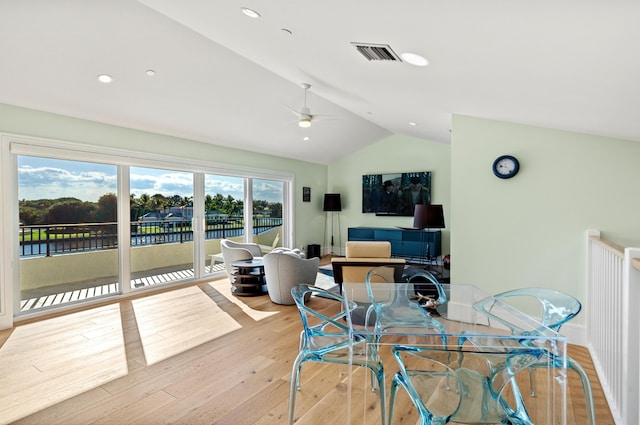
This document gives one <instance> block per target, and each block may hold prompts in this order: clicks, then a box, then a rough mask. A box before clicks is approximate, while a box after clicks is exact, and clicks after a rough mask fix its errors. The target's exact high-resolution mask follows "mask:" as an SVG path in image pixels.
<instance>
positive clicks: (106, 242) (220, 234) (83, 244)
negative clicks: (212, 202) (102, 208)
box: [19, 217, 282, 257]
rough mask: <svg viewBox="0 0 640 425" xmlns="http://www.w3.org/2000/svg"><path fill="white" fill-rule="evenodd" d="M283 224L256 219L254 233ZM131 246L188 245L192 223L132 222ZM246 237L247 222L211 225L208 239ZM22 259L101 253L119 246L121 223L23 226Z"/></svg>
mask: <svg viewBox="0 0 640 425" xmlns="http://www.w3.org/2000/svg"><path fill="white" fill-rule="evenodd" d="M281 225H282V218H271V217H268V218H265V217H260V218H254V219H253V233H254V235H258V234H260V233H262V232H265V231H267V230H270V229H272V228H274V227H278V226H281ZM130 234H131V246H145V245H157V244H166V243H184V242H191V241H193V228H192V223H191V220H187V221H176V220H157V221H137V222H132V223H131V231H130ZM242 235H244V220H243V219H241V218H240V219H230V220H228V221H227V222H225V223H219V222H214V221H211V222H207V226H206V230H205V239H224V238H233V237H239V236H242ZM19 240H20V256H21V257H33V256H47V257H49V256H52V255H57V254H69V253H72V252H86V251H98V250H106V249H115V248H117V247H118V223H117V222H110V223H80V224H49V225H28V226H27V225H22V226H20V230H19Z"/></svg>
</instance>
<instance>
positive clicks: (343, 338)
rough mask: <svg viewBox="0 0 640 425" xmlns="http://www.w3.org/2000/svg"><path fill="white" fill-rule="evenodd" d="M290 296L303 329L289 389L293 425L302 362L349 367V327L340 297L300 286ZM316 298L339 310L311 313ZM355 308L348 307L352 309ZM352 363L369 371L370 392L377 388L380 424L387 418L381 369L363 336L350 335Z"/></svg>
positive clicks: (377, 357)
mask: <svg viewBox="0 0 640 425" xmlns="http://www.w3.org/2000/svg"><path fill="white" fill-rule="evenodd" d="M291 295H292V296H293V300H294V301H295V303H296V306H297V307H298V311H299V313H300V318H301V319H302V326H303V330H302V333H301V335H300V347H299V348H300V349H299V352H298V356H297V357H296V359H295V361H294V363H293V366H292V368H291V384H290V388H289V425H291V424H293V419H294V414H295V402H296V392H297V391H299V390H300V372H301V369H302V365H303V364H304V363H305V362H308V361H313V362H323V363H333V364H343V365H346V364H349V351H350V345H351V341H350V338H349V327H348V325H347V322H346V320H345V319H346V315H347V314H348V312H347V311H345V310H344V307H345V302H344V299H343V297H342V296H340V295H338V294H336V293H333V292H329V291H326V290H324V289H322V288H318V287H316V286H312V285H307V284H299V285H296V286H294V287H293V288H291ZM312 295H317V296H321V297H322V298H328V299H331V300H334V301H337V302H338V303H339V304H338V306H339V307H340V309H341V311H340V312H339V313H337V314H335V315H333V316H327V315H325V314H323V313H321V312H318V311H316V310H314V309H313V308H312V307H311V306H310V305H309V304H310V301H311V300H312V298H311V296H312ZM354 307H355V306H350V307H349V308H350V309H352V308H354ZM352 338H353V354H352V364H353V365H354V366H362V367H366V368H368V369H370V370H371V374H372V382H371V389H372V391H375V389H376V387H377V389H378V393H379V395H380V411H381V417H382V424H383V425H384V424H385V419H386V399H385V382H384V369H383V367H382V361H381V360H380V357H379V356H378V352H377V350H376V347H375V345H373V344H368V343H369V342H370V341H369V340H368V339H366V338H365V337H363V336H358V335H353V336H352Z"/></svg>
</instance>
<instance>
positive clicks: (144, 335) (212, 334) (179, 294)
mask: <svg viewBox="0 0 640 425" xmlns="http://www.w3.org/2000/svg"><path fill="white" fill-rule="evenodd" d="M132 304H133V308H134V313H135V317H136V322H137V324H138V329H139V332H140V341H141V344H142V349H143V350H144V356H145V361H146V363H147V365H150V364H154V363H157V362H159V361H161V360H164V359H167V358H169V357H171V356H174V355H176V354H179V353H182V352H184V351H186V350H190V349H192V348H194V347H196V346H198V345H200V344H204V343H206V342H208V341H211V340H214V339H216V338H218V337H220V336H222V335H225V334H227V333H229V332H232V331H235V330H237V329H240V327H241V326H240V324H238V322H236V321H235V320H234V319H233V318H232V317H231V316H229V315H228V314H227V313H226V312H224V311H223V310H222V309H220V307H218V306H217V305H216V303H215V302H214V301H213V300H212V299H211V298H210V297H208V296H207V295H206V294H205V293H204V292H202V290H201V289H199V288H198V287H195V286H194V287H189V288H184V289H178V290H175V291H170V292H166V293H163V294H158V295H152V296H148V297H144V298H141V299H137V300H134V301H132Z"/></svg>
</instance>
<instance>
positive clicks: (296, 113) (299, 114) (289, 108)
mask: <svg viewBox="0 0 640 425" xmlns="http://www.w3.org/2000/svg"><path fill="white" fill-rule="evenodd" d="M284 107H285V108H287V109H288V110H290V111H291V112H293V114H294V115H295V116H296V117H298V118H300V117H302V114H301V113H300V112H298V111H296V110H295V109H293V108H292V107H291V106H289V105H284Z"/></svg>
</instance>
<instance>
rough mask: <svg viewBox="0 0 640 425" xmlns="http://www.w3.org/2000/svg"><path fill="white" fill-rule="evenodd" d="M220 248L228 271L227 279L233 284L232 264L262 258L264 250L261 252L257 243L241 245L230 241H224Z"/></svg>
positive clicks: (221, 242)
mask: <svg viewBox="0 0 640 425" xmlns="http://www.w3.org/2000/svg"><path fill="white" fill-rule="evenodd" d="M220 248H221V249H222V258H223V259H224V268H225V269H226V271H227V277H228V278H229V282H231V283H233V277H232V273H233V267H231V263H233V262H235V261H240V260H251V259H253V258H254V257H262V250H260V246H259V245H258V244H255V243H240V242H234V241H232V240H229V239H222V240H221V241H220Z"/></svg>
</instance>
